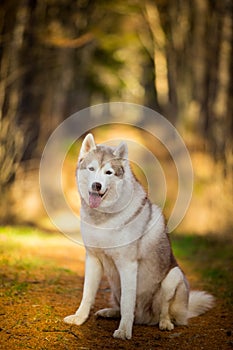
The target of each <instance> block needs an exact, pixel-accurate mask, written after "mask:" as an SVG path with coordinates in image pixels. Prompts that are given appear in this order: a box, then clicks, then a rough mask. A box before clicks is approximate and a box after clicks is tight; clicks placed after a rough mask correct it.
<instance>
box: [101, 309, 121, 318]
mask: <svg viewBox="0 0 233 350" xmlns="http://www.w3.org/2000/svg"><path fill="white" fill-rule="evenodd" d="M95 316H96V317H104V318H118V317H120V310H118V309H111V308H107V309H102V310H99V311H97V312H96V313H95Z"/></svg>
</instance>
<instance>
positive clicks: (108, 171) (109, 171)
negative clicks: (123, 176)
mask: <svg viewBox="0 0 233 350" xmlns="http://www.w3.org/2000/svg"><path fill="white" fill-rule="evenodd" d="M105 174H106V175H112V174H113V172H112V171H111V170H107V171H106V173H105Z"/></svg>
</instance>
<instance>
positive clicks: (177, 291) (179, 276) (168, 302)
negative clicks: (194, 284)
mask: <svg viewBox="0 0 233 350" xmlns="http://www.w3.org/2000/svg"><path fill="white" fill-rule="evenodd" d="M182 286H184V275H183V273H182V271H181V270H180V268H179V267H178V266H176V267H174V268H173V269H171V270H170V271H169V273H168V274H167V276H166V277H165V278H164V280H163V281H162V283H161V310H160V316H159V328H160V329H161V330H169V331H171V330H172V329H174V324H173V323H172V321H173V319H174V318H175V317H174V316H175V315H174V314H172V313H171V311H172V310H173V311H174V312H175V313H176V316H177V318H178V319H179V317H178V313H179V312H180V314H182V313H184V314H185V310H186V312H187V299H188V298H187V296H185V297H184V294H185V293H184V290H183V288H181V287H182ZM187 295H188V294H187ZM176 298H178V299H177V302H178V301H179V303H178V304H179V307H180V309H179V310H178V309H177V307H176V306H178V304H176ZM172 305H173V307H172ZM180 316H181V315H180ZM174 321H175V323H177V322H176V318H175V319H174ZM180 321H181V320H180ZM179 324H180V322H179Z"/></svg>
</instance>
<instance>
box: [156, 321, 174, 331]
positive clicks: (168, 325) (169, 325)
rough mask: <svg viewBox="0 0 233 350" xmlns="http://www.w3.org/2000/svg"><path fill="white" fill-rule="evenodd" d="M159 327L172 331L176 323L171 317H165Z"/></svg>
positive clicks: (162, 329)
mask: <svg viewBox="0 0 233 350" xmlns="http://www.w3.org/2000/svg"><path fill="white" fill-rule="evenodd" d="M159 329H161V331H172V330H173V329H174V324H173V323H172V322H171V321H170V320H169V319H164V320H161V321H160V322H159Z"/></svg>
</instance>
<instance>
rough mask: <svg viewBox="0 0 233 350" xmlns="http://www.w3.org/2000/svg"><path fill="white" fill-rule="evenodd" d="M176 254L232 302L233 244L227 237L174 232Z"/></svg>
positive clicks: (173, 244)
mask: <svg viewBox="0 0 233 350" xmlns="http://www.w3.org/2000/svg"><path fill="white" fill-rule="evenodd" d="M172 246H173V250H174V253H175V256H176V257H177V258H178V260H179V259H180V260H181V261H183V262H184V265H185V264H186V265H187V264H189V266H191V268H192V270H193V271H194V273H198V275H199V276H200V277H201V280H202V281H203V284H204V285H206V286H208V288H209V290H210V291H211V292H213V293H215V294H216V295H217V296H218V297H220V298H223V299H225V300H226V302H227V303H228V304H231V305H232V306H233V293H232V281H233V246H232V242H231V241H229V240H227V239H225V238H224V237H222V238H220V237H218V238H216V237H212V236H198V235H186V236H185V235H179V234H174V235H172Z"/></svg>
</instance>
